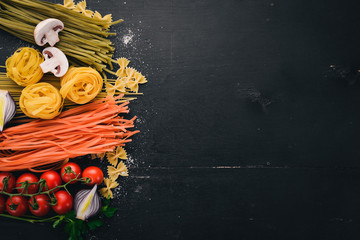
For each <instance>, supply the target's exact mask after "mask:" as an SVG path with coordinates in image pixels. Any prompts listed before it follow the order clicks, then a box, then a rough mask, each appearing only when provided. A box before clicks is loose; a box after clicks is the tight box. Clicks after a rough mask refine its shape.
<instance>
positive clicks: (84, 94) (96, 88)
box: [60, 67, 103, 104]
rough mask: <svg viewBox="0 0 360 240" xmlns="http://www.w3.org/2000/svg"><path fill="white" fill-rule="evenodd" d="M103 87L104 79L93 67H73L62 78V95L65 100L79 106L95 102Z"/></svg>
mask: <svg viewBox="0 0 360 240" xmlns="http://www.w3.org/2000/svg"><path fill="white" fill-rule="evenodd" d="M102 87H103V79H102V77H101V75H100V74H99V72H98V71H96V70H95V69H93V68H91V67H72V68H70V69H69V70H68V71H67V73H66V74H65V75H64V76H63V77H62V78H61V89H60V93H61V96H62V97H63V98H65V97H66V98H68V99H69V100H70V101H72V102H74V103H77V104H84V103H87V102H90V101H91V100H93V99H94V98H95V97H96V96H97V95H98V94H99V92H100V91H101V89H102Z"/></svg>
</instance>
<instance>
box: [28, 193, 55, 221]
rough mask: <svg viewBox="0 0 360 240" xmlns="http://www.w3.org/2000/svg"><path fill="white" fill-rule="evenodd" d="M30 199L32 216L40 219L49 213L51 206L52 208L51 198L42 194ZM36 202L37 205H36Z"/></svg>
mask: <svg viewBox="0 0 360 240" xmlns="http://www.w3.org/2000/svg"><path fill="white" fill-rule="evenodd" d="M34 198H35V200H36V201H34V199H33V198H30V200H29V209H30V212H31V213H32V214H34V215H35V216H38V217H42V216H45V215H46V214H48V213H49V211H50V209H51V206H50V204H49V203H50V198H49V197H48V196H47V195H45V194H40V195H36V196H34ZM34 202H35V203H34Z"/></svg>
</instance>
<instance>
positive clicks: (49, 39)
mask: <svg viewBox="0 0 360 240" xmlns="http://www.w3.org/2000/svg"><path fill="white" fill-rule="evenodd" d="M63 29H64V24H63V23H62V22H61V21H60V20H58V19H55V18H48V19H46V20H44V21H41V22H40V23H39V24H38V25H36V28H35V30H34V39H35V42H36V44H37V45H39V46H44V45H45V44H46V43H49V45H50V46H54V45H55V43H57V42H59V41H60V39H59V36H58V33H59V32H60V31H61V30H63Z"/></svg>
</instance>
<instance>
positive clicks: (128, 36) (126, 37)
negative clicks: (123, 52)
mask: <svg viewBox="0 0 360 240" xmlns="http://www.w3.org/2000/svg"><path fill="white" fill-rule="evenodd" d="M134 36H135V34H134V33H133V31H131V30H130V29H129V30H128V32H127V33H126V34H125V35H124V36H123V37H122V43H123V44H124V45H125V46H127V45H128V44H129V43H131V42H132V41H133V38H134Z"/></svg>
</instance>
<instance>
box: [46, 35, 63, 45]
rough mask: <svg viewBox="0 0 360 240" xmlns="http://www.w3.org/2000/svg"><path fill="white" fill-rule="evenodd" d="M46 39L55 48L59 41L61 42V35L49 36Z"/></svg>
mask: <svg viewBox="0 0 360 240" xmlns="http://www.w3.org/2000/svg"><path fill="white" fill-rule="evenodd" d="M46 38H47V41H48V43H49V45H50V46H54V45H55V44H56V43H57V42H58V41H60V39H59V35H57V34H47V35H46Z"/></svg>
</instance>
